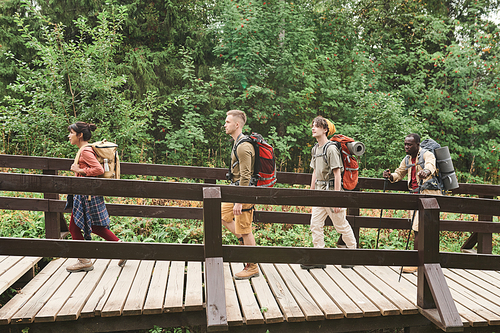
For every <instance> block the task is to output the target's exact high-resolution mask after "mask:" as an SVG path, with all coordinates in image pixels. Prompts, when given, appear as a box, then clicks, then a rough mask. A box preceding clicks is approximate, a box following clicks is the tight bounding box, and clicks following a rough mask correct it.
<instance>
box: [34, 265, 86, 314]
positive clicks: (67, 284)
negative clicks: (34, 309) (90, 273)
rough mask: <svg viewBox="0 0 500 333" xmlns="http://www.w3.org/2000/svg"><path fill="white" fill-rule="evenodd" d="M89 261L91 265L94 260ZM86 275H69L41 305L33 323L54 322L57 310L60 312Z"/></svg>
mask: <svg viewBox="0 0 500 333" xmlns="http://www.w3.org/2000/svg"><path fill="white" fill-rule="evenodd" d="M91 260H92V263H94V262H95V259H91ZM86 275H87V272H77V273H70V274H69V276H68V278H67V279H66V280H65V281H64V282H63V283H62V284H61V286H60V287H59V288H58V289H57V291H56V292H55V293H54V294H53V295H52V296H51V297H50V299H49V300H48V301H47V302H46V303H45V304H44V305H43V307H42V308H41V309H40V311H38V313H37V314H36V316H35V322H39V323H44V322H54V321H56V316H57V314H58V313H59V310H61V308H62V307H63V306H64V304H65V303H66V301H67V300H68V299H69V298H70V297H71V294H73V292H74V290H75V289H76V288H77V287H78V285H79V284H80V283H81V282H82V280H83V279H84V278H85V276H86Z"/></svg>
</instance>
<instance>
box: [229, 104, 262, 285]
mask: <svg viewBox="0 0 500 333" xmlns="http://www.w3.org/2000/svg"><path fill="white" fill-rule="evenodd" d="M246 121H247V117H246V115H245V113H244V112H243V111H240V110H231V111H228V112H227V117H226V123H225V125H224V128H225V130H226V134H229V135H230V136H231V137H232V138H233V139H234V145H233V149H232V150H231V177H230V178H231V185H235V186H250V180H251V178H252V175H253V170H254V165H255V149H254V147H253V145H252V144H251V143H250V142H248V141H244V142H241V141H242V139H244V138H245V135H243V133H242V130H243V126H245V123H246ZM235 153H236V154H235ZM221 210H222V211H221V213H222V224H223V225H224V226H225V227H226V228H228V229H229V231H231V232H232V233H233V234H234V235H235V236H236V237H237V238H238V240H239V241H240V244H242V245H252V246H255V238H254V236H253V233H252V220H253V211H254V207H253V205H252V204H241V203H234V204H233V203H231V202H223V203H222V208H221ZM254 276H259V267H258V266H257V264H255V263H247V264H246V265H245V268H244V269H243V270H242V271H241V272H238V273H236V274H235V275H234V278H235V279H236V280H242V279H250V278H251V277H254Z"/></svg>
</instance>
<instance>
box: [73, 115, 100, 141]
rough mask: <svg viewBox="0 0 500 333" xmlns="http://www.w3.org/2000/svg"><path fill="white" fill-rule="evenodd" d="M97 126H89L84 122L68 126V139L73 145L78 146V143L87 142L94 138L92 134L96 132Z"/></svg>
mask: <svg viewBox="0 0 500 333" xmlns="http://www.w3.org/2000/svg"><path fill="white" fill-rule="evenodd" d="M96 128H97V127H96V125H94V124H87V123H84V122H83V121H77V122H76V123H74V124H71V125H69V126H68V131H69V134H68V139H69V142H70V143H71V144H72V145H77V144H78V142H87V141H89V140H90V138H91V137H92V132H93V131H95V130H96Z"/></svg>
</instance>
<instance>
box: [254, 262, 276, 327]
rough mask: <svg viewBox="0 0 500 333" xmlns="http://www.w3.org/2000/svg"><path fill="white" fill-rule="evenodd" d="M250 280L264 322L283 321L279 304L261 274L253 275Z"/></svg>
mask: <svg viewBox="0 0 500 333" xmlns="http://www.w3.org/2000/svg"><path fill="white" fill-rule="evenodd" d="M261 271H262V269H261ZM250 282H251V283H252V287H253V290H254V291H255V294H256V296H257V301H258V302H259V305H260V308H261V310H262V314H263V315H264V321H265V322H266V324H272V323H281V322H283V320H284V318H283V315H282V314H281V311H280V308H279V305H278V303H277V302H276V299H275V298H274V296H273V293H272V291H271V289H270V288H269V285H268V284H267V282H266V279H265V277H264V276H263V274H260V275H259V276H257V277H253V278H252V279H251V280H250Z"/></svg>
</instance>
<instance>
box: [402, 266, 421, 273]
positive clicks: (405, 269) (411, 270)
mask: <svg viewBox="0 0 500 333" xmlns="http://www.w3.org/2000/svg"><path fill="white" fill-rule="evenodd" d="M417 269H418V267H403V273H415V272H416V271H417Z"/></svg>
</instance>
